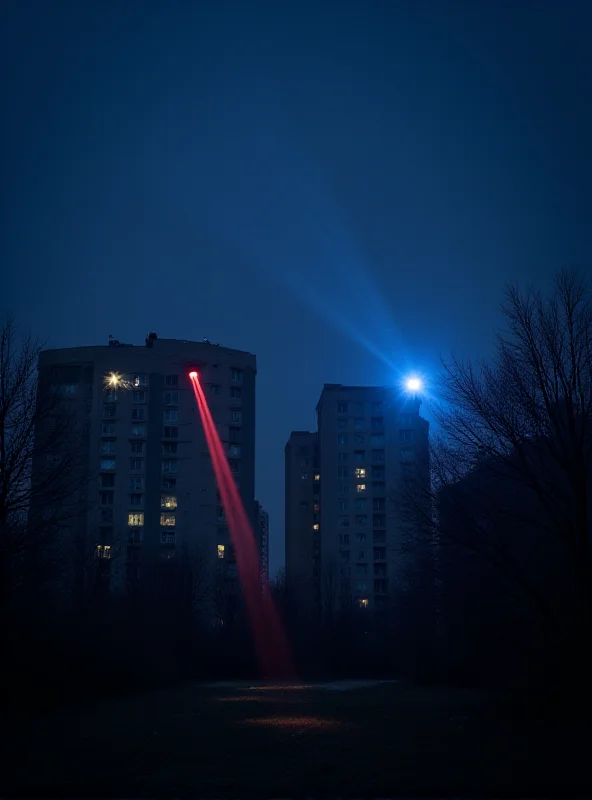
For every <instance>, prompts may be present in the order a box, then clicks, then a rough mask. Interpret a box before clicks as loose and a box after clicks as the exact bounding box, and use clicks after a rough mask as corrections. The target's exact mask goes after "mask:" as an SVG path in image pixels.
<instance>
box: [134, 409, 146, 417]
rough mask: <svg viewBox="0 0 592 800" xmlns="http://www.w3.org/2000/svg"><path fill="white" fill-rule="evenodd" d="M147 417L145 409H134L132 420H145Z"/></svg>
mask: <svg viewBox="0 0 592 800" xmlns="http://www.w3.org/2000/svg"><path fill="white" fill-rule="evenodd" d="M145 416H146V409H145V408H132V419H144V418H145Z"/></svg>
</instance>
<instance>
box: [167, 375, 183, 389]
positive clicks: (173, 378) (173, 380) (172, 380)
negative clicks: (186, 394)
mask: <svg viewBox="0 0 592 800" xmlns="http://www.w3.org/2000/svg"><path fill="white" fill-rule="evenodd" d="M164 385H165V386H171V387H173V388H174V387H177V386H178V385H179V376H178V375H165V376H164Z"/></svg>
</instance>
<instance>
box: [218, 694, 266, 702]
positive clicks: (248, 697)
mask: <svg viewBox="0 0 592 800" xmlns="http://www.w3.org/2000/svg"><path fill="white" fill-rule="evenodd" d="M267 699H268V698H267V697H257V695H254V694H241V695H237V696H235V697H214V700H216V702H218V703H260V702H261V701H262V700H267Z"/></svg>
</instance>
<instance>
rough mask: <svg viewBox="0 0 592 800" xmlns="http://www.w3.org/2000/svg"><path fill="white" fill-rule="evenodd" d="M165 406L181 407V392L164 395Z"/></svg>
mask: <svg viewBox="0 0 592 800" xmlns="http://www.w3.org/2000/svg"><path fill="white" fill-rule="evenodd" d="M164 404H165V406H178V405H179V392H165V393H164Z"/></svg>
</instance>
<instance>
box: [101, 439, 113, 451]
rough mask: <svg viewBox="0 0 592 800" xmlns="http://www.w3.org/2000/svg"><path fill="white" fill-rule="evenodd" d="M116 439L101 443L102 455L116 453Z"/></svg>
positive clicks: (104, 440)
mask: <svg viewBox="0 0 592 800" xmlns="http://www.w3.org/2000/svg"><path fill="white" fill-rule="evenodd" d="M114 452H115V439H103V441H102V442H101V453H114Z"/></svg>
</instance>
